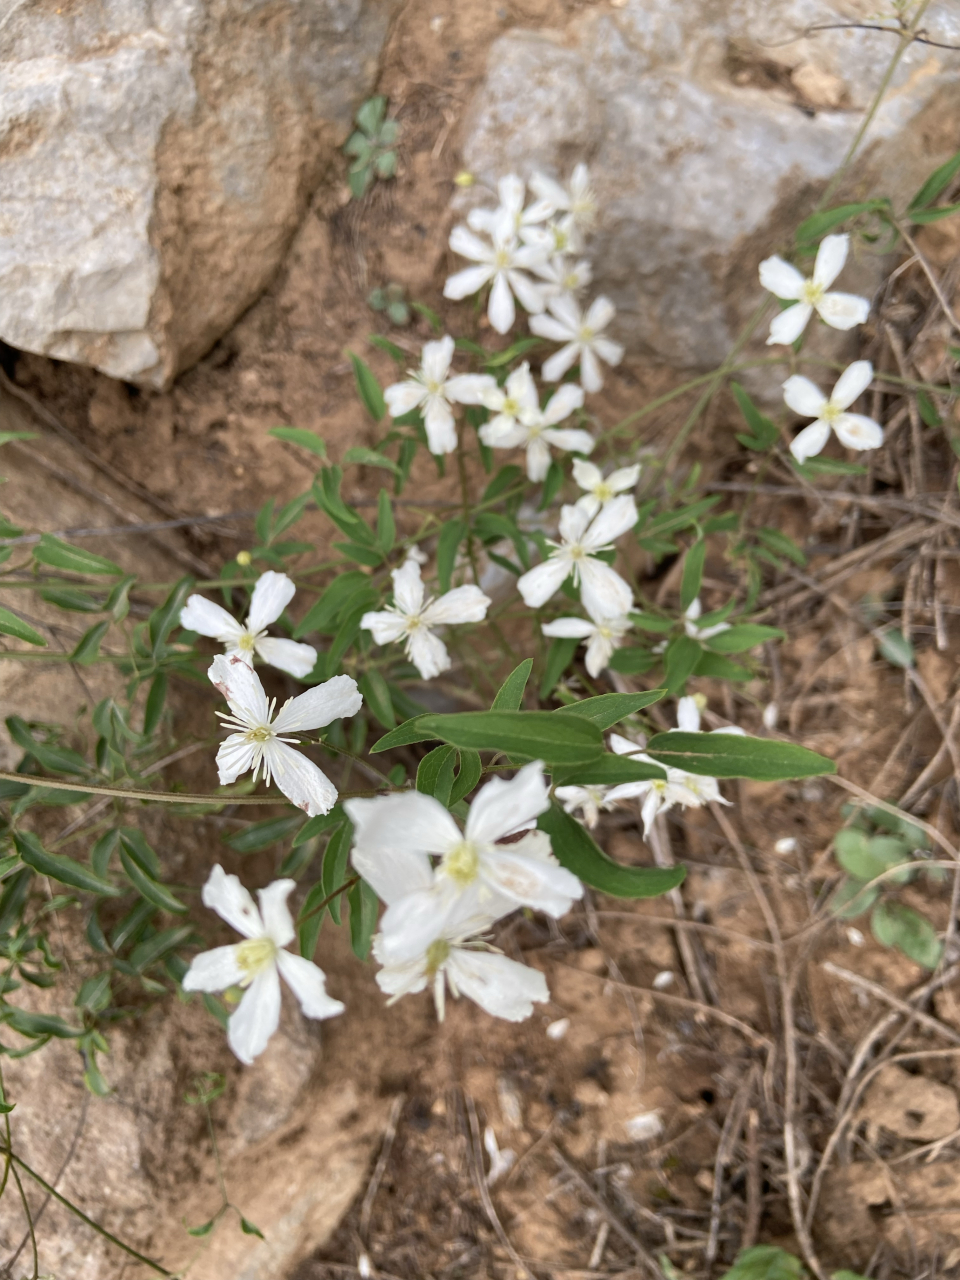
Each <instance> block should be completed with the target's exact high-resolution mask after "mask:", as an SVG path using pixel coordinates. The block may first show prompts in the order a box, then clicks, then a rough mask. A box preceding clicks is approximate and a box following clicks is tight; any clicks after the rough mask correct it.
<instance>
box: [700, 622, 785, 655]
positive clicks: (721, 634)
mask: <svg viewBox="0 0 960 1280" xmlns="http://www.w3.org/2000/svg"><path fill="white" fill-rule="evenodd" d="M785 639H786V633H785V632H783V631H779V630H778V629H777V628H776V627H763V626H761V625H760V624H759V623H756V622H744V623H741V624H739V625H738V626H735V627H730V628H728V630H726V631H718V632H717V634H716V635H715V636H711V637H710V639H709V640H706V641H704V643H705V644H707V645H709V646H710V648H711V649H713V650H714V652H716V653H746V651H747V650H748V649H755V648H756V647H757V645H760V644H765V643H766V642H767V641H768V640H785Z"/></svg>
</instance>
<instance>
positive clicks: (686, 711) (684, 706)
mask: <svg viewBox="0 0 960 1280" xmlns="http://www.w3.org/2000/svg"><path fill="white" fill-rule="evenodd" d="M677 728H678V729H680V730H682V731H683V732H684V733H699V732H700V708H699V707H698V706H697V700H696V698H680V699H679V700H678V702H677Z"/></svg>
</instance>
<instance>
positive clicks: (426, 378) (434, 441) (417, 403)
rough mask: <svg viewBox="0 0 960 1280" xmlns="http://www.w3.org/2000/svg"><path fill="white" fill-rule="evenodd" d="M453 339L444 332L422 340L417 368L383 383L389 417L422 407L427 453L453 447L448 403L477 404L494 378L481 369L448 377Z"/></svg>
mask: <svg viewBox="0 0 960 1280" xmlns="http://www.w3.org/2000/svg"><path fill="white" fill-rule="evenodd" d="M453 351H454V342H453V339H452V338H451V337H450V336H449V334H448V335H446V336H445V337H443V338H440V339H439V341H437V342H427V343H425V344H424V348H423V353H422V355H421V363H420V368H419V369H417V370H411V371H410V377H409V379H408V380H407V381H406V382H395V383H394V384H393V385H392V386H390V387H387V389H386V390H385V391H384V393H383V398H384V400H386V402H387V408H388V409H389V410H390V415H391V417H393V418H399V417H401V416H402V415H403V414H405V413H409V412H410V410H411V409H417V408H421V409H422V410H423V425H424V427H425V428H426V432H427V441H428V443H429V445H430V452H431V453H451V452H452V451H453V450H454V449H456V447H457V430H456V427H455V426H454V421H453V411H452V409H451V408H450V405H451V404H480V403H481V397H482V395H483V393H484V392H485V391H487V390H488V389H489V388H490V387H491V386H496V385H497V384H496V380H495V379H494V378H491V377H490V376H489V375H487V374H484V373H460V374H456V375H454V377H452V378H450V377H448V376H447V375H448V373H449V371H450V362H451V360H452V359H453Z"/></svg>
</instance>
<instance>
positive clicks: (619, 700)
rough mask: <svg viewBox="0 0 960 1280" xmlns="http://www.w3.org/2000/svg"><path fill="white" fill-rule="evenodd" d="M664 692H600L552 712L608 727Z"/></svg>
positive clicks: (646, 690)
mask: <svg viewBox="0 0 960 1280" xmlns="http://www.w3.org/2000/svg"><path fill="white" fill-rule="evenodd" d="M666 692H667V691H666V689H645V690H644V691H643V692H642V693H602V694H600V696H599V697H597V698H583V699H582V700H581V701H580V702H571V703H570V704H569V706H566V707H558V708H557V710H556V711H554V712H553V714H554V715H566V716H584V717H585V718H586V719H587V720H592V721H593V723H594V724H595V725H596V726H597V727H598V728H599V729H610V728H612V727H613V726H614V725H615V724H619V722H620V721H621V720H623V719H624V718H625V717H626V716H630V715H633V713H634V712H635V711H640V710H642V708H643V707H649V706H651V705H652V704H653V703H654V702H659V701H660V699H661V698H662V697H663V696H664V694H665V693H666ZM658 776H659V775H658Z"/></svg>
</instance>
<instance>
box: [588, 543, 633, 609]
mask: <svg viewBox="0 0 960 1280" xmlns="http://www.w3.org/2000/svg"><path fill="white" fill-rule="evenodd" d="M580 599H581V600H582V601H583V606H584V608H585V609H586V610H587V612H588V613H590V614H591V615H592V616H593V617H601V618H617V617H622V616H623V614H625V613H628V612H629V611H630V609H631V608H632V606H633V592H632V591H631V589H630V585H629V583H627V582H624V580H623V578H621V577H620V575H619V573H617V572H616V570H614V569H611V568H610V566H609V565H608V564H604V562H603V561H602V560H594V559H593V558H592V557H588V558H587V559H586V560H582V561H581V562H580Z"/></svg>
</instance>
